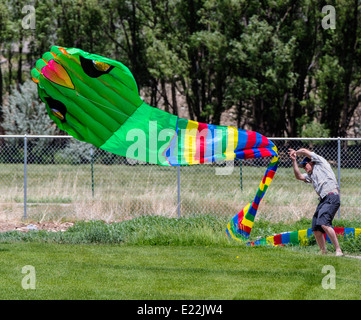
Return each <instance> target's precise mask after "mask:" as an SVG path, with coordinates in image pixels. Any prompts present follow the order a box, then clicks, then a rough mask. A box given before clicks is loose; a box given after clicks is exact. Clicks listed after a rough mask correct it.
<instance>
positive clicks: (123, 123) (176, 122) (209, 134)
mask: <svg viewBox="0 0 361 320" xmlns="http://www.w3.org/2000/svg"><path fill="white" fill-rule="evenodd" d="M31 76H32V79H33V81H34V82H35V83H37V85H38V92H39V96H40V98H41V99H42V101H43V102H44V103H45V105H46V109H47V112H48V114H49V116H50V118H51V119H52V120H53V121H54V122H55V123H56V125H57V126H58V127H59V128H60V129H61V130H64V131H66V132H67V133H68V134H70V135H71V136H73V137H74V138H76V139H78V140H80V141H85V142H88V143H91V144H93V145H94V146H96V147H97V148H100V149H103V150H106V151H109V152H111V153H114V154H117V155H121V156H126V157H129V158H135V159H137V160H141V161H146V162H148V163H153V164H158V165H166V166H177V165H193V164H200V163H210V162H214V161H228V160H234V159H252V158H261V157H272V159H271V162H270V164H269V165H268V167H267V170H266V172H265V174H264V177H263V179H262V181H261V183H260V185H259V188H258V191H257V193H256V195H255V198H254V199H253V201H252V202H251V203H249V204H248V205H247V206H246V207H245V208H243V209H242V210H241V211H240V212H239V213H238V214H237V215H236V216H235V217H234V218H233V219H232V220H231V221H230V223H229V224H228V226H227V229H226V233H227V235H228V236H230V237H232V238H234V239H237V240H240V241H244V240H248V239H249V235H250V233H251V230H252V226H253V222H254V218H255V216H256V213H257V210H258V206H259V204H260V201H261V200H262V198H263V196H264V194H265V192H266V191H267V188H268V187H269V185H270V183H271V181H272V179H273V177H274V174H275V172H276V170H277V165H278V154H277V148H276V146H275V145H274V144H273V143H272V142H271V141H270V140H269V139H268V138H266V137H264V136H263V135H261V134H259V133H257V132H254V131H247V130H243V129H237V128H235V127H231V126H219V125H212V124H204V123H199V122H196V121H192V120H187V119H181V118H179V117H178V116H176V115H173V114H170V113H167V112H165V111H162V110H160V109H157V108H154V107H151V106H149V105H148V104H146V103H145V102H144V101H143V100H142V99H141V98H140V96H139V94H138V87H137V84H136V82H135V80H134V77H133V75H132V74H131V72H130V71H129V69H128V68H127V67H126V66H124V65H123V64H122V63H120V62H117V61H114V60H111V59H108V58H105V57H102V56H99V55H96V54H91V53H87V52H84V51H82V50H80V49H76V48H63V47H58V46H53V47H52V48H51V50H50V52H46V53H44V54H43V56H42V58H41V59H39V60H38V61H37V62H36V65H35V68H34V69H32V70H31Z"/></svg>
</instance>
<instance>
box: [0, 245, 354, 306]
mask: <svg viewBox="0 0 361 320" xmlns="http://www.w3.org/2000/svg"><path fill="white" fill-rule="evenodd" d="M0 264H1V268H0V299H1V300H4V299H11V300H14V299H21V300H24V299H40V300H46V299H51V300H59V299H61V300H67V299H69V300H76V299H86V300H89V299H117V300H126V299H127V300H231V299H236V300H241V299H276V300H278V299H284V300H287V299H290V300H295V299H297V300H314V299H322V300H328V299H332V300H335V299H340V300H343V299H348V300H351V299H356V300H359V299H360V298H361V273H360V267H361V260H359V259H354V258H347V257H342V258H339V257H334V256H333V255H332V254H330V255H329V256H321V255H319V254H318V253H317V252H316V250H315V252H312V251H311V252H310V251H305V250H302V249H300V248H294V249H292V248H264V247H259V248H258V247H254V248H249V247H244V246H239V247H238V246H234V247H205V246H195V247H191V246H151V245H145V246H137V245H105V244H101V245H80V244H79V245H70V244H50V243H1V244H0ZM24 266H32V267H33V268H34V270H33V271H34V273H33V275H34V274H35V278H34V277H33V278H32V281H33V282H32V283H34V284H35V289H24V288H23V285H24V283H25V285H26V284H30V283H31V281H30V280H29V281H28V280H26V279H27V278H25V279H24V277H28V276H29V275H30V273H26V270H23V267H24ZM325 270H326V271H325ZM327 270H328V271H327ZM329 270H334V273H333V275H335V282H334V283H335V285H336V286H335V288H334V289H332V288H329V287H330V285H331V284H332V282H331V281H332V280H330V277H331V276H332V274H331V273H330V271H329ZM22 271H24V272H25V273H22ZM325 277H326V278H325ZM325 284H326V288H325V287H324V286H325ZM327 285H328V289H327Z"/></svg>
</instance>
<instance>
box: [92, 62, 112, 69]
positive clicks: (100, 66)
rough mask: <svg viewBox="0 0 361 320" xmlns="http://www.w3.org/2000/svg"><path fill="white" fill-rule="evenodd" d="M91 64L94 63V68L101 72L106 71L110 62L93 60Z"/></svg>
mask: <svg viewBox="0 0 361 320" xmlns="http://www.w3.org/2000/svg"><path fill="white" fill-rule="evenodd" d="M93 64H94V68H95V69H97V70H99V71H103V72H106V71H108V69H109V68H110V67H111V65H110V64H108V63H105V62H101V61H95V60H93Z"/></svg>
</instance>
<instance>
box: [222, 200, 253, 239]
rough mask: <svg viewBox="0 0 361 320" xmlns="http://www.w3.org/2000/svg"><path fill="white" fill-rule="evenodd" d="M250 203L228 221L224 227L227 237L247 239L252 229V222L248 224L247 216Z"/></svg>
mask: <svg viewBox="0 0 361 320" xmlns="http://www.w3.org/2000/svg"><path fill="white" fill-rule="evenodd" d="M250 207H251V204H250V203H249V204H247V205H246V206H245V207H244V208H243V209H242V210H241V211H240V212H239V213H237V214H236V215H235V216H234V217H233V218H232V220H231V221H230V222H229V223H228V225H227V228H226V235H227V236H228V237H229V238H232V239H235V240H237V241H241V242H244V241H247V240H248V238H249V236H250V233H251V231H252V225H253V223H251V224H249V221H248V219H245V216H247V214H248V211H249V208H250Z"/></svg>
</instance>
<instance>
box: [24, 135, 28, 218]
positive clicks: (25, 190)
mask: <svg viewBox="0 0 361 320" xmlns="http://www.w3.org/2000/svg"><path fill="white" fill-rule="evenodd" d="M27 163H28V141H27V137H26V135H24V220H26V218H27V212H26V211H27V210H26V209H27V182H28V181H27V176H28V168H27Z"/></svg>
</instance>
